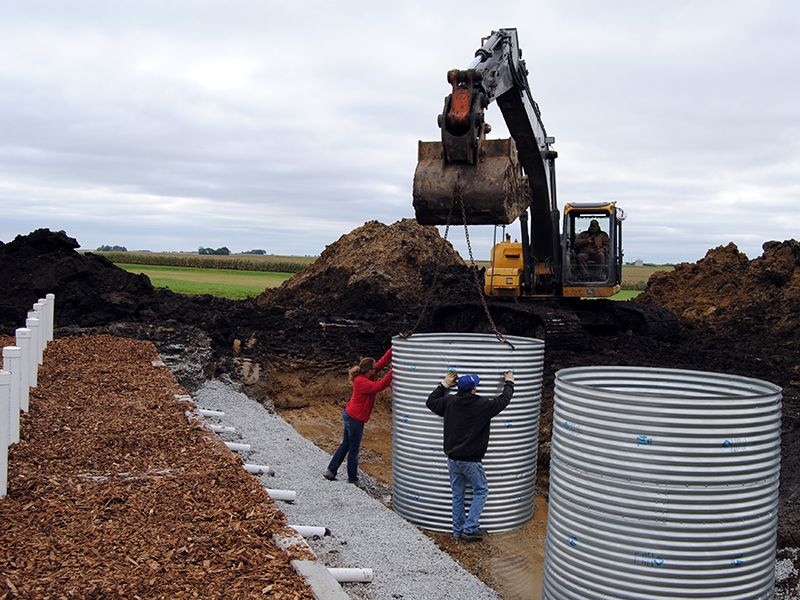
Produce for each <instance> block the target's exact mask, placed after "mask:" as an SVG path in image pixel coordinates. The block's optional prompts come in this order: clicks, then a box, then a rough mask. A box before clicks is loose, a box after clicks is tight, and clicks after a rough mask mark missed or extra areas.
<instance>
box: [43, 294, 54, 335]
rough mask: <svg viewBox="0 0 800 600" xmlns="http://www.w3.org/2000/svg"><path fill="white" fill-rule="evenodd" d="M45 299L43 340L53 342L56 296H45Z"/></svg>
mask: <svg viewBox="0 0 800 600" xmlns="http://www.w3.org/2000/svg"><path fill="white" fill-rule="evenodd" d="M45 298H47V319H46V320H45V332H46V335H45V338H46V339H47V341H48V342H52V341H53V321H54V320H55V316H56V296H55V294H45Z"/></svg>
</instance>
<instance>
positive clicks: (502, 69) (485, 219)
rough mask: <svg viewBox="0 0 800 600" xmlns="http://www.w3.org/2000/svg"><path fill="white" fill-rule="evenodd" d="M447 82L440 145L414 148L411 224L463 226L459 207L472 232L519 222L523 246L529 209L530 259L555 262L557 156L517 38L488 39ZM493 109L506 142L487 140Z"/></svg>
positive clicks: (506, 32) (501, 34)
mask: <svg viewBox="0 0 800 600" xmlns="http://www.w3.org/2000/svg"><path fill="white" fill-rule="evenodd" d="M447 79H448V82H449V83H450V84H451V86H452V88H453V91H452V93H451V94H450V95H448V96H447V98H446V99H445V103H444V110H443V111H442V114H441V115H439V126H440V128H441V131H442V141H441V143H438V142H420V148H419V162H418V165H417V171H416V173H415V175H414V208H415V211H416V214H417V220H418V221H419V222H420V223H423V224H445V223H446V222H450V223H452V224H458V223H461V222H462V221H463V219H462V216H461V209H460V208H459V207H458V206H457V205H458V204H459V203H463V208H464V214H465V215H466V221H467V223H471V224H508V223H511V222H512V221H514V220H515V219H517V218H518V217H522V221H523V224H522V227H523V238H527V237H528V235H527V228H526V221H527V211H528V209H529V210H530V213H531V230H530V235H531V239H530V255H531V258H533V259H534V260H537V261H540V262H544V261H546V260H553V261H557V257H558V254H559V253H558V244H559V233H558V232H559V213H558V207H557V203H556V187H555V158H556V156H557V154H556V152H554V151H553V150H551V149H550V144H551V143H552V141H553V140H552V139H551V138H548V137H547V133H546V131H545V128H544V125H543V124H542V121H541V115H540V113H539V107H538V105H537V104H536V102H535V101H534V100H533V98H532V96H531V92H530V87H529V86H528V71H527V68H526V66H525V61H524V60H522V51H521V50H520V48H519V44H518V40H517V30H516V29H501V30H499V31H494V32H492V34H491V35H490V36H489V37H488V38H485V39H484V40H483V43H482V45H481V47H480V48H479V49H478V50H477V51H476V52H475V59H474V60H473V62H472V63H471V64H470V65H469V67H467V69H466V70H463V71H462V70H457V69H454V70H451V71H449V72H448V74H447ZM494 101H496V102H497V105H498V107H499V108H500V111H501V113H502V115H503V118H504V120H505V122H506V124H507V126H508V130H509V133H510V134H511V139H510V140H487V139H486V133H488V132H489V131H490V130H491V128H490V126H489V125H488V124H487V123H486V122H485V118H484V110H485V109H486V108H487V107H488V106H489V104H490V103H491V102H494ZM453 209H455V210H453ZM448 217H449V218H448ZM526 241H527V240H525V239H523V242H526ZM527 245H528V244H527V243H525V246H527Z"/></svg>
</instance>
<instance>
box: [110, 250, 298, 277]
mask: <svg viewBox="0 0 800 600" xmlns="http://www.w3.org/2000/svg"><path fill="white" fill-rule="evenodd" d="M96 254H99V255H100V256H104V257H105V258H107V259H108V260H110V261H111V262H113V263H124V264H130V265H148V266H163V267H191V268H195V269H231V270H234V271H269V272H270V273H298V272H300V271H302V270H303V269H304V268H305V266H306V265H304V264H303V263H300V262H292V261H269V260H264V259H253V258H240V257H238V256H211V255H207V256H206V255H204V256H200V255H198V254H185V255H184V254H155V253H149V252H96Z"/></svg>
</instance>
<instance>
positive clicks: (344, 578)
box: [328, 568, 372, 583]
mask: <svg viewBox="0 0 800 600" xmlns="http://www.w3.org/2000/svg"><path fill="white" fill-rule="evenodd" d="M328 573H330V574H331V575H333V578H334V579H335V580H336V581H338V582H339V583H354V582H355V583H359V582H360V583H369V582H370V581H372V569H331V568H329V569H328Z"/></svg>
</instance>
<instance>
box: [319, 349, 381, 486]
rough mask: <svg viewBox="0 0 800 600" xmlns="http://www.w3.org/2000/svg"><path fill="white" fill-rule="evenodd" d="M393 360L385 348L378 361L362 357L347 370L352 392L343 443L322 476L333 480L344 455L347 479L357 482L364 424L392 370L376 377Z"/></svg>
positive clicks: (344, 415)
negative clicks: (381, 376) (378, 378)
mask: <svg viewBox="0 0 800 600" xmlns="http://www.w3.org/2000/svg"><path fill="white" fill-rule="evenodd" d="M391 360H392V349H391V348H389V350H387V351H386V354H384V355H383V358H381V359H380V360H379V361H378V362H375V359H374V358H362V359H361V362H360V363H359V364H358V365H356V366H355V367H353V368H352V369H350V381H352V382H353V395H352V397H351V398H350V401H349V402H348V403H347V406H345V407H344V412H342V421H344V437H343V439H342V443H341V445H340V446H339V448H338V449H337V450H336V452H335V453H334V454H333V458H332V459H331V462H330V464H329V465H328V468H327V470H326V471H325V472H324V473H323V475H324V477H325V479H330V480H331V481H333V480H334V479H336V471H338V470H339V467H340V466H341V464H342V462H343V461H344V457H345V455H347V482H348V483H354V484H356V485H358V484H359V483H360V479H359V478H358V453H359V451H360V450H361V437H362V436H363V435H364V424H365V423H366V422H367V421H369V417H370V415H371V414H372V407H373V406H375V396H376V395H377V394H378V392H381V391H383V390H385V389H386V388H387V387H389V384H390V383H392V371H391V369H390V370H389V372H388V373H387V374H386V375H385V376H384V378H383V379H381V380H379V381H378V380H376V377H377V375H378V373H380V372H381V370H382V369H383V368H384V367H385V366H386V365H388V364H389V362H390V361H391Z"/></svg>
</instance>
